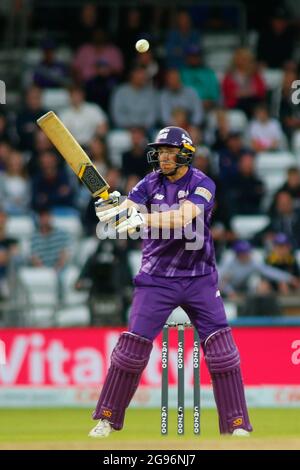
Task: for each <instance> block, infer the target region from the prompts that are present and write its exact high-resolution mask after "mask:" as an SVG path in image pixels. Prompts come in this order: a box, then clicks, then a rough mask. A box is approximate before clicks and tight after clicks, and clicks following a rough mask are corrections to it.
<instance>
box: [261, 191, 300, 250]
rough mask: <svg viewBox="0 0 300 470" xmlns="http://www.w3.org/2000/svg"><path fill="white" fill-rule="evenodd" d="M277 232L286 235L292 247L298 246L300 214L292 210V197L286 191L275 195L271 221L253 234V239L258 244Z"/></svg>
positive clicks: (265, 241) (299, 244) (299, 241)
mask: <svg viewBox="0 0 300 470" xmlns="http://www.w3.org/2000/svg"><path fill="white" fill-rule="evenodd" d="M279 232H280V233H284V234H285V235H286V236H287V237H288V239H289V240H290V243H291V246H292V247H293V249H298V248H300V215H299V212H298V211H294V208H293V199H292V197H291V196H290V194H289V193H288V192H286V191H281V192H280V193H278V194H277V195H276V199H275V206H274V213H273V214H272V216H271V222H270V223H269V225H268V226H267V227H266V228H265V229H264V230H263V231H261V232H259V233H258V234H257V235H256V236H255V238H254V241H255V242H256V243H258V244H261V243H267V242H268V241H270V240H272V239H273V238H274V235H275V234H276V233H279Z"/></svg>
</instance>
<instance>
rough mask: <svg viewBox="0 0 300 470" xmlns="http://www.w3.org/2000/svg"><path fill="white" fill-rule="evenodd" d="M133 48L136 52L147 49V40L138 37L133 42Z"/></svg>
mask: <svg viewBox="0 0 300 470" xmlns="http://www.w3.org/2000/svg"><path fill="white" fill-rule="evenodd" d="M135 48H136V50H137V51H138V52H146V51H147V50H148V49H149V42H148V41H147V39H140V40H139V41H137V43H136V44H135Z"/></svg>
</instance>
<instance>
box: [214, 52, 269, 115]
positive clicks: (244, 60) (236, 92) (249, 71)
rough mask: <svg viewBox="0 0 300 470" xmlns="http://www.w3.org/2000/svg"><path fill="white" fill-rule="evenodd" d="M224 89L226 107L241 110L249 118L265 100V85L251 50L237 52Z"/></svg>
mask: <svg viewBox="0 0 300 470" xmlns="http://www.w3.org/2000/svg"><path fill="white" fill-rule="evenodd" d="M222 89H223V96H224V104H225V107H226V108H238V109H241V110H242V111H244V112H245V113H246V114H247V116H248V117H249V116H250V115H251V113H252V110H253V108H254V106H255V105H256V104H258V103H259V102H260V101H262V100H263V99H264V98H265V95H266V87H265V83H264V80H263V78H262V76H261V75H260V73H259V72H258V71H257V66H256V63H255V60H254V57H253V55H252V52H251V51H250V50H249V49H246V48H244V47H240V48H238V49H237V50H236V51H235V53H234V56H233V62H232V66H231V69H230V70H229V71H228V72H227V73H226V75H225V77H224V80H223V83H222Z"/></svg>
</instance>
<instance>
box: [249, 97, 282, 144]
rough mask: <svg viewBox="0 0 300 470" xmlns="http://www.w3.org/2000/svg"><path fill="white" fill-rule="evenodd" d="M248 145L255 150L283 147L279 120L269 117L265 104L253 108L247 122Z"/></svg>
mask: <svg viewBox="0 0 300 470" xmlns="http://www.w3.org/2000/svg"><path fill="white" fill-rule="evenodd" d="M248 132H249V138H250V145H251V147H252V148H253V149H254V150H255V151H256V152H263V151H274V150H280V149H282V148H283V145H284V140H283V132H282V128H281V125H280V122H279V121H278V120H277V119H275V118H271V116H270V113H269V110H268V107H267V105H265V104H260V105H258V106H257V107H256V108H255V111H254V117H253V120H252V121H251V122H250V124H249V131H248Z"/></svg>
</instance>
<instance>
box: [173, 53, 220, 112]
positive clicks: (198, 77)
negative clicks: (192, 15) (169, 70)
mask: <svg viewBox="0 0 300 470" xmlns="http://www.w3.org/2000/svg"><path fill="white" fill-rule="evenodd" d="M180 74H181V79H182V83H183V84H184V85H185V86H187V87H191V88H193V89H194V90H195V91H196V92H197V94H198V97H199V98H200V100H201V101H202V103H203V106H204V108H205V109H206V110H209V109H211V108H212V107H213V106H215V105H216V104H217V103H218V102H219V100H220V86H219V81H218V78H217V76H216V74H215V72H214V71H213V70H212V69H210V68H208V67H206V66H205V65H204V63H203V56H202V53H201V49H200V47H198V46H197V45H192V46H189V48H188V49H187V51H186V65H185V66H184V67H183V68H182V69H181V71H180Z"/></svg>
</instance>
